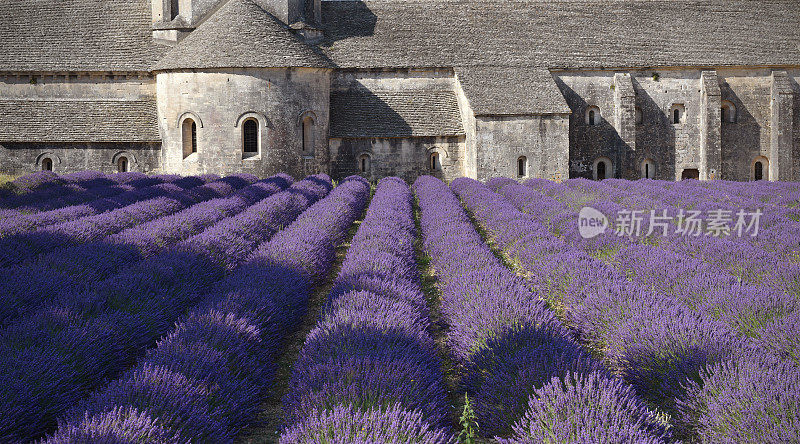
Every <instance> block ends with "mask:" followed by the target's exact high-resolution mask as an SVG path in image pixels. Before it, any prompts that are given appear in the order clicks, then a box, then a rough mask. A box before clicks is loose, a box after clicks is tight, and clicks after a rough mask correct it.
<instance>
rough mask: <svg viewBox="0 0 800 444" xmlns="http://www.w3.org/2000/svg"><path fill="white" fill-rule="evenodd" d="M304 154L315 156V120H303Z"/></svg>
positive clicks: (308, 118) (309, 118)
mask: <svg viewBox="0 0 800 444" xmlns="http://www.w3.org/2000/svg"><path fill="white" fill-rule="evenodd" d="M303 154H307V155H313V154H314V119H312V118H311V117H310V116H309V117H306V118H305V119H303Z"/></svg>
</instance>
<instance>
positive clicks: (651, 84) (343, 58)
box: [0, 0, 800, 181]
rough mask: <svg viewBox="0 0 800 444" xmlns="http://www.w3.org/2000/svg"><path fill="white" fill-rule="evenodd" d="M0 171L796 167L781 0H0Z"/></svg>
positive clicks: (705, 173) (799, 149)
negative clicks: (0, 3) (0, 9)
mask: <svg viewBox="0 0 800 444" xmlns="http://www.w3.org/2000/svg"><path fill="white" fill-rule="evenodd" d="M2 10H3V11H2V12H3V13H2V14H1V15H0V172H5V173H25V172H30V171H33V170H37V169H52V170H54V171H56V172H71V171H76V170H83V169H97V170H101V171H109V172H110V171H117V170H136V171H145V172H148V171H160V172H168V173H181V174H198V173H233V172H249V173H255V174H257V175H260V176H264V175H269V174H273V173H275V172H278V171H285V172H288V173H290V174H292V175H294V176H300V175H303V174H306V173H310V172H316V171H323V172H328V173H330V174H331V175H333V176H334V177H342V176H345V175H349V174H354V173H360V174H364V175H366V176H368V177H370V178H379V177H382V176H386V175H399V176H402V177H405V178H406V179H413V178H414V177H416V176H418V175H421V174H435V175H439V176H440V177H443V178H445V179H450V178H454V177H458V176H469V177H476V178H479V179H484V178H488V177H494V176H508V177H514V178H517V177H543V178H551V179H564V178H568V177H587V178H604V177H621V178H629V179H636V178H640V177H650V178H656V179H667V180H675V179H681V178H699V179H715V178H721V179H730V180H742V181H745V180H754V179H769V180H800V87H799V86H798V81H800V2H798V1H797V0H763V1H753V0H685V1H674V0H552V1H549V0H366V1H320V0H58V1H46V0H2Z"/></svg>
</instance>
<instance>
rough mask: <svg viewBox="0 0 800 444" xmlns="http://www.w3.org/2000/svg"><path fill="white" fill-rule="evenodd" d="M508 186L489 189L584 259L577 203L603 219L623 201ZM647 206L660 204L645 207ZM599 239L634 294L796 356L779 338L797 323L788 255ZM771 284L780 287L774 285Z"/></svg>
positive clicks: (604, 194)
mask: <svg viewBox="0 0 800 444" xmlns="http://www.w3.org/2000/svg"><path fill="white" fill-rule="evenodd" d="M508 183H509V181H508V180H502V179H498V180H493V181H492V182H491V183H490V185H492V186H494V187H495V188H497V189H498V190H499V191H500V192H501V193H502V194H504V195H505V196H506V197H507V198H509V199H510V200H511V201H512V202H514V203H515V204H516V205H517V207H518V208H520V209H523V210H524V211H526V212H529V213H531V214H533V215H534V216H535V217H537V218H538V219H539V220H540V221H542V222H543V223H546V224H548V226H549V228H550V229H551V230H553V231H554V232H555V233H558V234H560V235H561V236H563V238H564V240H565V241H567V242H568V243H570V244H572V245H574V246H576V247H581V248H582V249H583V250H584V251H586V252H587V253H590V254H596V253H597V248H598V244H597V243H595V242H593V241H592V240H588V241H587V240H586V239H584V238H582V236H581V235H580V233H579V230H578V228H577V227H578V212H577V210H575V209H574V204H575V203H576V202H581V201H584V202H585V200H586V196H589V197H591V199H592V200H591V201H590V202H585V203H586V204H591V205H595V206H597V207H600V208H604V209H605V210H606V211H619V210H620V209H623V208H626V207H624V206H621V205H620V204H619V203H618V202H621V203H623V204H624V202H625V201H624V200H623V199H624V196H622V194H623V193H622V192H620V191H619V190H615V189H614V188H611V190H610V191H609V190H607V188H609V187H605V186H604V184H594V183H592V184H591V185H588V184H586V183H585V182H583V181H570V182H569V183H567V184H563V185H561V184H553V183H548V184H544V183H543V182H542V181H530V182H528V183H527V185H528V186H529V187H527V188H526V187H522V186H519V185H517V184H516V183H511V184H510V186H509V187H504V184H508ZM543 185H544V186H546V187H547V188H549V191H548V196H554V197H556V200H553V199H548V198H547V197H545V196H544V195H543V194H541V189H542V186H543ZM582 185H586V187H583V188H582V187H581V186H582ZM646 185H647V184H646ZM528 188H531V189H528ZM565 189H566V190H569V191H564V190H565ZM576 193H577V194H578V197H576ZM627 194H630V193H627ZM642 194H646V193H642ZM642 201H643V200H640V202H642ZM628 202H629V201H628ZM628 205H629V206H628V207H627V208H631V206H630V203H628ZM648 205H651V206H653V205H655V206H657V205H660V203H659V201H653V202H649V203H648ZM605 238H606V239H605V240H604V241H603V242H602V244H603V248H604V252H605V253H604V254H603V255H602V257H604V258H605V260H606V261H607V262H608V263H609V266H611V267H614V268H615V269H617V270H618V271H620V272H621V273H623V274H624V275H625V276H626V277H627V278H628V279H630V280H632V281H634V282H635V283H636V284H637V286H639V287H642V288H648V289H650V291H652V292H655V293H658V294H660V295H662V296H664V297H666V298H673V299H676V300H679V301H680V302H682V303H684V304H687V305H688V306H690V307H692V308H694V309H697V310H699V311H703V312H707V313H711V314H712V315H713V316H714V317H715V318H716V319H718V320H721V321H722V322H724V323H726V324H728V326H729V327H730V328H731V329H733V330H734V331H738V332H739V333H741V334H742V335H744V336H749V337H752V338H754V339H755V340H756V341H758V343H759V346H760V347H762V348H764V349H767V350H772V351H773V352H776V353H778V354H782V355H784V356H788V355H795V356H797V355H798V350H797V345H794V346H792V345H791V342H792V341H787V340H785V339H782V338H781V337H782V336H783V333H782V332H783V331H785V330H786V328H789V331H791V330H792V327H791V326H793V325H798V324H799V323H800V313H799V312H798V310H797V308H798V306H797V300H796V298H797V296H798V294H797V288H798V283H797V279H798V278H799V277H800V276H798V275H797V264H793V263H792V262H793V259H792V255H791V254H789V253H784V254H782V255H780V254H778V253H777V252H771V253H768V256H767V257H764V256H763V255H764V254H766V253H765V252H764V251H763V250H761V249H759V248H757V247H754V246H753V245H752V244H750V243H749V242H746V241H744V240H740V241H738V242H737V240H736V239H720V238H717V237H714V236H701V237H699V238H696V239H695V238H693V237H691V236H689V237H684V236H680V237H677V236H669V237H666V238H662V239H659V240H658V241H657V242H653V239H650V240H649V241H646V240H644V239H643V238H639V237H636V236H622V237H620V236H617V235H614V234H612V233H608V235H607V236H605ZM654 243H655V244H656V245H654ZM734 261H735V262H737V263H738V264H739V265H738V266H736V267H733V268H734V270H731V268H732V267H731V265H730V264H731V262H734ZM778 276H783V277H784V278H785V279H778V278H777V277H778ZM770 277H771V278H772V279H769V278H770ZM794 328H796V327H794ZM792 347H794V349H793V348H792Z"/></svg>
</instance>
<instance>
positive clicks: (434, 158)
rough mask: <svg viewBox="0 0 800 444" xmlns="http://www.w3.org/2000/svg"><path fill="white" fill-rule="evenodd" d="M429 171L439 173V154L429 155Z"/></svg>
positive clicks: (440, 167) (440, 168) (440, 164)
mask: <svg viewBox="0 0 800 444" xmlns="http://www.w3.org/2000/svg"><path fill="white" fill-rule="evenodd" d="M430 169H431V171H441V170H442V161H441V159H440V158H439V153H431V155H430Z"/></svg>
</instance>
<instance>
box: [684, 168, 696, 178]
mask: <svg viewBox="0 0 800 444" xmlns="http://www.w3.org/2000/svg"><path fill="white" fill-rule="evenodd" d="M689 179H694V180H700V170H698V169H696V168H688V169H685V170H683V173H681V180H689Z"/></svg>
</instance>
